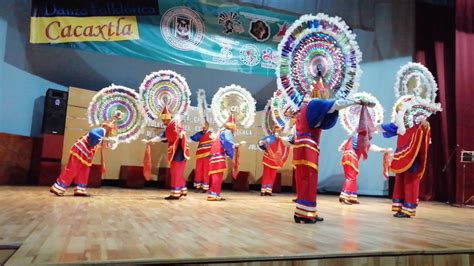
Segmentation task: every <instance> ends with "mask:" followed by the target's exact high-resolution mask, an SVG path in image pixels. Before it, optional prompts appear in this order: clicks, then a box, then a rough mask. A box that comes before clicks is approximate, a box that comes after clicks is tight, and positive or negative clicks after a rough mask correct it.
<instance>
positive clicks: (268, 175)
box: [261, 165, 277, 193]
mask: <svg viewBox="0 0 474 266" xmlns="http://www.w3.org/2000/svg"><path fill="white" fill-rule="evenodd" d="M276 175H277V169H273V168H270V167H268V166H266V165H263V177H262V188H261V192H269V193H272V189H273V183H275V178H276Z"/></svg>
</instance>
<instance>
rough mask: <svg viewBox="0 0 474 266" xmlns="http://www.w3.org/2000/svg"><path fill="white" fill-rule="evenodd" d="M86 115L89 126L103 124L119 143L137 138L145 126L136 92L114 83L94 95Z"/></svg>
mask: <svg viewBox="0 0 474 266" xmlns="http://www.w3.org/2000/svg"><path fill="white" fill-rule="evenodd" d="M87 117H88V120H89V124H90V125H91V126H103V127H104V128H105V129H106V131H108V133H109V135H110V136H116V137H117V141H118V142H119V143H121V142H130V141H132V140H135V139H137V138H138V137H139V135H140V133H141V132H142V129H143V127H144V126H145V118H144V115H143V109H142V106H141V105H140V102H139V95H138V93H137V92H135V91H134V90H132V89H130V88H127V87H124V86H119V85H114V84H112V85H110V86H109V87H106V88H103V89H102V90H100V91H99V92H97V94H96V95H94V97H93V98H92V101H91V102H90V103H89V108H88V109H87Z"/></svg>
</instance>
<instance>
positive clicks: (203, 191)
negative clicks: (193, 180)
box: [199, 189, 207, 193]
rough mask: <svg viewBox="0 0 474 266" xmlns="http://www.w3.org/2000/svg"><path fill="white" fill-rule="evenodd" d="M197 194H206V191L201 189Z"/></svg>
mask: <svg viewBox="0 0 474 266" xmlns="http://www.w3.org/2000/svg"><path fill="white" fill-rule="evenodd" d="M199 193H207V190H205V189H201V191H199Z"/></svg>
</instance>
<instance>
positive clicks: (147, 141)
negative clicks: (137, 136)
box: [142, 139, 150, 144]
mask: <svg viewBox="0 0 474 266" xmlns="http://www.w3.org/2000/svg"><path fill="white" fill-rule="evenodd" d="M142 142H143V143H145V144H148V143H150V140H148V139H142Z"/></svg>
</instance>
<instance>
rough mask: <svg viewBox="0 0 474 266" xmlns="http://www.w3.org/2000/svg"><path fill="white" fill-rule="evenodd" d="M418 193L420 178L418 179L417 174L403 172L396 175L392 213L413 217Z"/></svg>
mask: <svg viewBox="0 0 474 266" xmlns="http://www.w3.org/2000/svg"><path fill="white" fill-rule="evenodd" d="M419 191H420V178H418V173H417V172H414V173H410V172H409V171H405V172H403V173H400V174H397V175H396V177H395V186H394V188H393V197H392V199H393V204H392V211H396V212H402V213H404V214H407V215H409V216H415V213H416V207H417V205H418V193H419Z"/></svg>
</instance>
